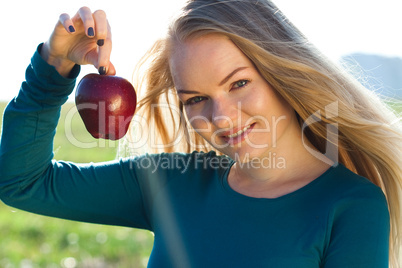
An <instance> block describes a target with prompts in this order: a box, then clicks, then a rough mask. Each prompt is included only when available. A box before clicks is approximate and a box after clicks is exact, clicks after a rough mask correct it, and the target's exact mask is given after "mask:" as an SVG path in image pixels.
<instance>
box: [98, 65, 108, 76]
mask: <svg viewBox="0 0 402 268" xmlns="http://www.w3.org/2000/svg"><path fill="white" fill-rule="evenodd" d="M98 71H99V74H100V75H104V74H106V67H104V66H101V67H99V70H98Z"/></svg>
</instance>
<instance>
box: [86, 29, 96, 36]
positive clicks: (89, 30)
mask: <svg viewBox="0 0 402 268" xmlns="http://www.w3.org/2000/svg"><path fill="white" fill-rule="evenodd" d="M94 35H95V33H94V28H92V27H89V28H88V36H94Z"/></svg>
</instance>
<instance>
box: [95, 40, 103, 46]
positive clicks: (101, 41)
mask: <svg viewBox="0 0 402 268" xmlns="http://www.w3.org/2000/svg"><path fill="white" fill-rule="evenodd" d="M96 44H98V46H100V47H101V46H103V45H104V44H105V39H99V40H98V41H97V42H96Z"/></svg>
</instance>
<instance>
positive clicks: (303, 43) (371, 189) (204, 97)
mask: <svg viewBox="0 0 402 268" xmlns="http://www.w3.org/2000/svg"><path fill="white" fill-rule="evenodd" d="M110 36H111V33H110V27H109V26H108V22H107V19H106V15H105V13H104V12H103V11H96V12H94V13H92V12H91V11H90V9H89V8H87V7H84V8H81V9H80V10H79V11H78V12H77V14H76V15H75V16H74V17H72V18H70V17H69V16H68V15H67V14H62V15H61V16H60V20H59V22H58V24H57V25H56V27H55V29H54V32H53V34H52V35H51V37H50V39H49V40H48V41H47V42H45V43H44V44H41V45H40V46H39V47H38V50H37V51H36V52H35V54H34V56H33V58H32V61H31V65H30V66H29V67H28V69H27V72H26V81H25V82H24V83H23V85H22V87H21V91H20V93H19V95H18V96H17V97H16V98H15V99H14V100H13V101H12V102H10V104H9V105H8V107H7V109H6V111H5V114H4V123H3V133H2V139H1V155H0V172H1V173H0V174H1V177H0V186H1V188H0V197H1V199H2V201H4V202H5V203H6V204H9V205H11V206H15V207H18V208H21V209H24V210H28V211H32V212H35V213H40V214H45V215H50V216H54V217H60V218H66V219H72V220H78V221H86V222H94V223H103V224H112V225H120V226H129V227H134V228H143V229H147V230H150V231H152V232H154V233H155V242H154V247H153V251H152V254H151V257H150V260H149V264H148V266H149V267H281V268H282V267H309V268H311V267H325V268H329V267H362V268H363V267H364V268H367V267H373V268H374V267H375V268H378V267H388V266H389V265H392V266H393V267H398V257H399V255H398V249H399V245H400V235H399V234H400V231H401V224H400V214H401V210H400V200H401V192H400V191H401V181H402V172H401V166H402V165H401V161H402V160H401V159H402V157H401V132H400V126H399V123H398V120H397V118H396V117H395V116H394V115H393V114H392V113H391V112H390V111H389V110H388V109H387V108H386V106H385V105H383V104H382V103H381V102H380V101H379V100H378V99H377V98H376V97H374V96H372V95H371V94H369V93H368V92H367V90H366V89H365V88H363V87H362V86H361V85H359V84H358V83H356V82H355V81H354V80H353V79H351V78H350V77H348V76H347V75H346V74H345V73H344V72H343V71H342V70H340V69H338V68H337V67H336V66H335V65H333V64H332V63H330V61H328V60H327V59H326V58H325V57H324V56H323V55H321V54H320V52H319V51H317V50H316V49H315V48H314V46H312V45H311V44H310V43H309V42H308V41H307V39H306V38H305V37H304V36H303V35H302V34H301V33H300V32H299V31H298V30H297V29H296V28H295V27H294V26H293V25H292V24H291V23H290V22H289V21H288V20H287V19H286V18H285V16H284V15H283V14H282V13H281V12H280V10H278V9H277V8H276V7H275V5H274V4H273V3H271V2H270V1H267V0H260V1H258V0H257V1H255V0H244V1H216V0H215V1H212V0H206V1H200V0H195V1H189V2H188V4H187V5H186V6H185V7H184V10H183V13H182V15H181V16H179V17H178V18H177V19H176V20H175V21H174V22H173V23H172V25H171V27H170V29H169V32H168V34H167V36H166V37H165V38H163V39H161V40H159V41H158V42H157V43H156V44H155V45H154V46H153V48H152V49H151V50H150V51H149V53H148V54H147V55H146V56H145V57H144V59H143V61H142V62H141V63H140V67H145V68H139V69H138V73H140V74H141V73H142V74H143V75H142V76H141V75H139V76H137V79H136V82H138V84H137V85H136V86H137V87H138V88H139V89H141V92H143V93H142V95H141V96H142V97H141V101H140V103H139V107H138V114H139V115H140V116H141V117H143V118H145V119H146V120H145V121H146V122H145V124H143V125H141V127H144V126H145V125H147V126H148V127H149V135H150V138H149V139H148V138H147V139H145V140H147V141H149V142H148V144H147V145H145V144H142V146H141V148H138V147H139V146H138V144H136V143H135V142H132V141H131V142H129V146H130V150H133V152H136V151H138V150H143V151H144V150H145V152H147V153H153V154H144V155H141V156H135V157H131V158H124V159H119V160H116V161H112V162H109V163H102V164H74V163H69V162H63V161H52V160H51V159H52V140H53V136H54V130H55V127H56V125H57V120H58V116H59V110H60V106H61V105H62V104H63V103H64V102H65V100H66V98H67V96H68V95H69V94H70V93H71V91H72V89H73V88H74V84H75V78H76V77H77V75H78V73H79V69H80V68H79V65H82V64H93V65H95V66H96V67H97V68H98V69H99V72H100V73H102V74H106V75H111V74H114V73H115V69H114V66H113V65H112V63H110V61H109V56H110V52H111V39H110ZM142 71H143V72H142ZM140 122H141V121H140ZM135 127H136V126H135V125H134V129H135ZM137 129H138V127H137ZM133 133H135V130H134V131H133ZM135 135H140V133H136V134H133V136H132V138H133V139H132V140H137V139H138V136H135ZM161 145H162V146H161ZM144 148H145V149H144Z"/></svg>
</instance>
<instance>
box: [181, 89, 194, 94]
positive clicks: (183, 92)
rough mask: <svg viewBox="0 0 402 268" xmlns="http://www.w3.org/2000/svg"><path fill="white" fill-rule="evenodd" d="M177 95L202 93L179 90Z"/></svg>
mask: <svg viewBox="0 0 402 268" xmlns="http://www.w3.org/2000/svg"><path fill="white" fill-rule="evenodd" d="M176 92H177V94H199V93H200V92H198V91H194V90H185V89H177V90H176Z"/></svg>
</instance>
